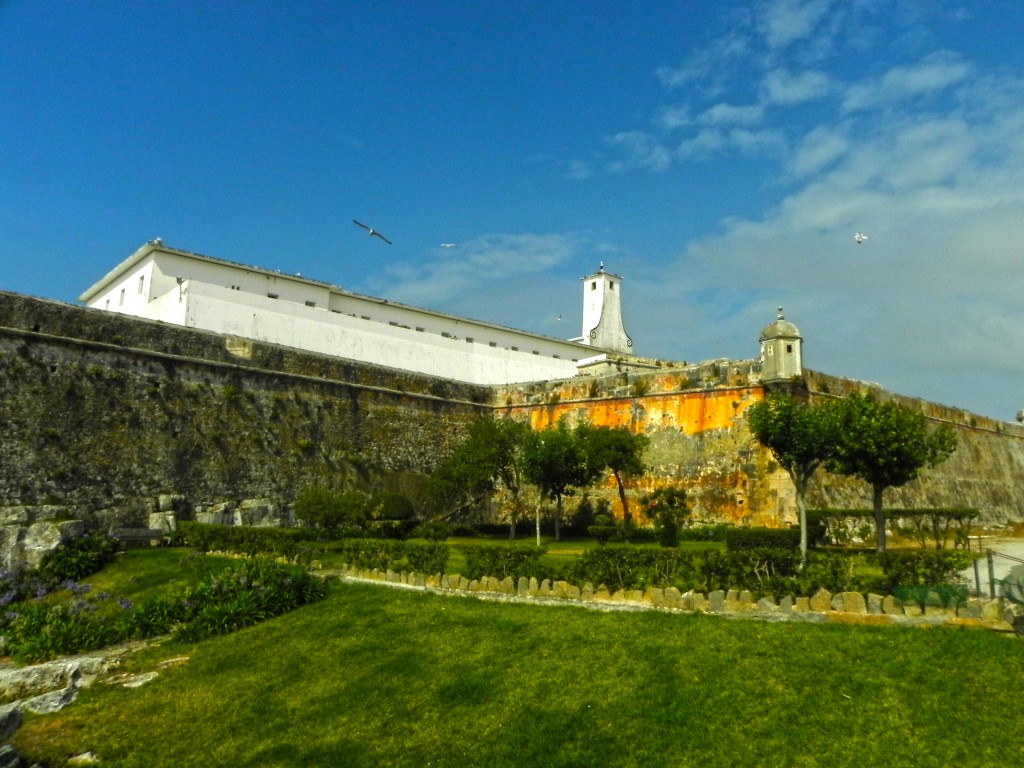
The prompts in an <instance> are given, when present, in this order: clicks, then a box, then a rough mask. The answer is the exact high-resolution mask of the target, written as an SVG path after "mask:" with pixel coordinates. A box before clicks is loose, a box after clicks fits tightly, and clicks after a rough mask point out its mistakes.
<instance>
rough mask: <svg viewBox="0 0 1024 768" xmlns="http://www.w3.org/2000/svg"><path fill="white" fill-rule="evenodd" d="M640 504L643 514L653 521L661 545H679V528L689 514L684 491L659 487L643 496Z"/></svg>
mask: <svg viewBox="0 0 1024 768" xmlns="http://www.w3.org/2000/svg"><path fill="white" fill-rule="evenodd" d="M641 504H642V505H643V509H644V514H645V515H647V516H648V517H649V518H651V519H652V520H653V521H654V528H655V530H656V531H657V533H658V541H659V542H660V543H661V546H663V547H676V546H679V528H680V526H682V525H684V524H685V523H686V520H687V518H689V516H690V508H689V505H688V504H687V503H686V491H684V490H683V489H682V488H659V489H658V490H656V491H654V492H653V493H649V494H647V495H646V496H644V498H643V499H642V500H641Z"/></svg>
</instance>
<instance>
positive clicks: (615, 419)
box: [506, 387, 764, 435]
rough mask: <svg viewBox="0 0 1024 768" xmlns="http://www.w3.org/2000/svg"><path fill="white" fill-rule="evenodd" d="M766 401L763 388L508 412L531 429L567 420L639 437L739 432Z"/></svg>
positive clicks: (519, 407) (516, 408) (511, 408)
mask: <svg viewBox="0 0 1024 768" xmlns="http://www.w3.org/2000/svg"><path fill="white" fill-rule="evenodd" d="M763 398H764V390H763V389H762V388H761V387H742V388H730V389H718V390H701V391H692V392H668V393H659V394H648V395H642V396H633V397H612V398H593V399H586V400H576V401H570V402H557V403H546V404H532V405H528V404H523V405H511V406H508V407H507V409H506V413H507V414H508V415H509V416H512V417H513V418H522V414H524V413H525V414H526V420H528V421H529V424H530V427H531V428H532V429H537V430H539V429H546V428H547V427H549V426H553V425H555V424H557V423H558V421H559V419H561V418H562V417H563V416H565V417H568V419H569V422H570V424H572V425H576V424H579V423H580V422H582V421H584V420H587V421H590V423H592V424H594V425H595V426H607V427H629V428H630V429H631V430H632V431H634V432H638V433H640V434H647V433H650V432H652V431H656V430H661V429H666V428H675V429H678V430H679V431H681V432H682V433H683V434H686V435H697V434H700V433H701V432H705V431H708V430H721V429H731V428H733V427H735V426H736V424H737V423H738V420H739V418H740V417H741V416H742V415H743V412H744V411H745V410H746V409H747V408H749V407H750V406H751V405H753V404H754V403H756V402H757V401H759V400H761V399H763Z"/></svg>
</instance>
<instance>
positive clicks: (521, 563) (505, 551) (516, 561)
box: [459, 544, 547, 579]
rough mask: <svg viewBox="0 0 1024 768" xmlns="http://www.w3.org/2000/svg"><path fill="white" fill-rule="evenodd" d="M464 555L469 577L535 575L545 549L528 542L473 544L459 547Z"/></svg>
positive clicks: (466, 574)
mask: <svg viewBox="0 0 1024 768" xmlns="http://www.w3.org/2000/svg"><path fill="white" fill-rule="evenodd" d="M459 550H460V551H461V552H462V553H463V554H464V555H465V557H466V573H465V574H463V575H465V576H466V577H467V578H470V579H479V578H481V577H483V576H493V577H495V578H498V579H504V578H505V577H506V576H513V577H515V576H535V575H537V573H538V572H539V570H540V558H541V556H542V555H543V554H544V553H545V552H546V551H547V550H546V549H544V548H543V547H538V546H534V545H530V544H518V545H514V546H508V545H503V544H502V545H497V544H496V545H487V544H483V545H473V546H465V547H459Z"/></svg>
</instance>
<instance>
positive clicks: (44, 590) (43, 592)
mask: <svg viewBox="0 0 1024 768" xmlns="http://www.w3.org/2000/svg"><path fill="white" fill-rule="evenodd" d="M48 592H49V590H48V589H47V588H46V587H43V586H40V587H39V588H38V589H36V597H39V598H42V597H46V595H47V593H48Z"/></svg>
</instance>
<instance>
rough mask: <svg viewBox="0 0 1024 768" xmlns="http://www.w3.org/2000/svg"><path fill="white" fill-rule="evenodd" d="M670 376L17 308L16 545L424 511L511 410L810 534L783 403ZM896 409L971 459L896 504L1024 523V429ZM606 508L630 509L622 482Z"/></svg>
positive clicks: (938, 411)
mask: <svg viewBox="0 0 1024 768" xmlns="http://www.w3.org/2000/svg"><path fill="white" fill-rule="evenodd" d="M653 365H654V369H653V370H649V371H646V372H637V371H635V370H634V371H629V370H626V371H612V372H610V373H607V374H606V375H604V376H600V377H590V376H587V377H577V378H573V379H569V380H565V381H557V382H539V383H536V384H529V385H517V386H509V387H503V388H495V389H490V388H484V387H477V386H472V385H464V384H459V383H456V382H452V381H448V380H442V379H435V378H430V377H426V376H421V375H417V374H409V373H405V372H402V371H396V370H391V369H385V368H380V367H374V366H369V365H363V364H358V363H353V362H351V361H346V360H343V359H339V358H334V357H328V356H323V355H315V354H308V353H302V352H299V351H296V350H293V349H286V348H282V347H276V346H273V345H267V344H260V343H257V342H251V341H245V340H240V339H232V338H226V337H223V336H220V335H217V334H211V333H206V332H202V331H196V330H191V329H185V328H180V327H175V326H168V325H164V324H161V323H154V322H148V321H143V320H138V319H133V318H129V317H125V316H122V315H117V314H113V313H108V312H102V311H98V310H88V309H82V308H79V307H75V306H71V305H67V304H61V303H57V302H50V301H45V300H41V299H34V298H29V297H25V296H18V295H15V294H9V293H2V292H0V509H3V510H4V512H3V515H4V520H3V521H2V522H0V524H4V525H11V526H20V528H19V532H18V533H17V536H18V537H20V538H19V539H18V541H14V542H13V543H11V542H8V543H9V544H10V546H11V547H14V546H15V545H17V547H21V548H22V549H25V548H31V547H30V546H29V545H28V544H26V543H25V536H26V535H27V533H26V531H27V529H28V528H29V527H31V526H33V525H36V524H40V523H45V524H46V525H45V526H43V528H46V530H43V529H42V528H40V529H39V530H38V531H37V532H36V534H34V535H35V536H36V538H38V539H39V540H40V541H49V540H51V539H54V537H58V538H59V537H60V536H62V535H64V533H62V532H61V530H62V529H60V528H59V526H58V527H54V526H57V524H58V523H60V522H61V521H64V520H69V519H74V520H83V521H85V524H86V526H87V527H89V528H114V527H146V526H147V525H149V524H151V522H152V518H151V517H150V515H153V514H157V515H160V514H170V513H176V514H179V515H185V516H188V515H190V514H192V513H199V514H210V515H213V516H215V517H216V516H217V515H221V516H222V517H224V519H225V520H228V519H230V521H232V522H241V523H246V524H248V522H247V521H249V520H250V518H251V517H253V514H255V513H252V514H250V511H251V509H255V508H256V507H255V506H253V505H254V504H255V505H256V506H259V507H260V508H262V509H266V510H270V511H268V512H265V513H261V517H260V519H261V520H264V521H266V520H270V519H271V518H273V519H274V520H283V521H287V520H289V519H290V518H289V514H290V510H289V509H288V505H289V504H290V503H291V501H292V499H293V498H294V497H295V495H296V494H297V493H298V492H299V491H300V490H301V489H302V488H304V487H306V486H308V485H313V484H329V485H334V486H348V487H352V486H355V487H362V488H368V489H369V488H373V489H375V490H391V491H396V492H401V493H404V494H406V495H408V496H410V497H411V498H413V499H414V500H420V499H421V498H422V491H423V486H424V482H425V479H426V477H427V476H428V474H429V472H430V471H431V470H432V468H433V467H434V466H435V465H436V463H437V462H438V461H439V460H440V459H442V458H444V457H445V456H446V455H448V453H449V452H450V451H451V450H452V448H453V447H454V446H455V445H456V444H457V443H458V442H459V441H460V440H461V438H462V436H463V435H464V430H465V426H466V424H467V423H468V422H469V421H470V420H471V419H473V418H475V417H476V416H477V415H479V414H481V413H487V412H491V411H494V412H496V413H498V414H499V415H503V416H506V417H509V418H516V419H521V420H524V421H527V422H528V423H530V424H531V426H532V427H534V428H536V429H542V428H544V427H546V426H548V425H550V424H554V423H556V422H557V421H558V420H559V419H560V418H562V417H566V418H568V419H569V420H570V421H572V422H574V423H575V422H579V421H581V420H583V419H588V420H589V421H591V422H592V423H595V424H606V425H610V426H619V425H625V426H628V427H630V428H631V429H634V430H636V431H638V432H642V433H643V434H645V435H647V436H648V437H649V438H650V447H649V449H648V451H647V454H646V456H645V461H646V463H647V464H648V465H649V466H650V467H651V470H650V471H649V472H648V473H647V474H646V475H645V476H644V477H642V478H639V479H637V480H636V481H634V482H633V483H632V484H631V488H630V495H631V497H632V498H633V499H636V498H638V497H639V496H641V495H642V494H643V493H645V492H647V491H650V490H653V489H655V488H658V487H661V486H667V485H674V486H681V487H683V488H685V489H686V490H687V492H688V494H689V496H690V499H691V502H692V504H693V506H694V509H695V511H696V512H697V514H698V515H699V516H700V517H701V518H703V519H705V520H710V521H729V522H736V523H749V524H755V525H763V524H767V525H778V524H785V523H790V522H793V521H794V520H795V505H794V501H793V489H792V484H791V483H790V481H789V478H788V476H787V475H786V474H785V473H784V472H782V471H781V470H779V469H778V467H777V466H776V465H775V463H774V462H773V461H772V458H771V455H770V454H769V453H768V452H767V451H765V450H764V449H762V448H761V447H760V446H758V445H757V444H756V442H755V441H754V440H753V438H752V436H751V435H750V433H749V431H748V430H747V428H746V426H745V422H744V419H743V413H744V411H745V410H746V409H747V408H748V407H749V406H750V405H751V404H753V403H755V402H757V401H758V400H760V399H761V398H763V397H764V388H763V387H762V386H761V385H760V383H759V380H758V366H757V363H756V361H741V362H735V361H726V360H718V361H713V362H710V363H705V364H700V365H686V364H662V365H660V367H659V366H658V365H657V364H653ZM804 383H805V385H806V390H807V392H808V393H809V396H811V397H812V398H813V397H835V396H841V395H843V394H847V393H849V392H850V391H854V390H856V389H859V388H862V387H863V385H861V384H858V383H857V382H850V381H846V380H843V379H837V378H834V377H829V376H827V375H824V374H820V373H816V372H813V371H808V372H806V373H805V376H804ZM884 395H885V396H887V397H888V396H890V395H889V394H888V393H884ZM896 399H898V400H900V401H902V402H905V403H906V404H907V405H910V406H911V407H915V408H920V409H922V410H923V411H924V412H925V413H926V414H927V415H928V417H929V418H931V419H933V420H934V421H935V422H936V423H949V424H952V425H953V426H954V428H955V429H956V430H957V433H958V436H959V438H960V446H959V448H958V450H957V451H956V453H954V455H953V457H952V458H951V459H950V460H949V461H947V462H946V463H945V464H943V465H942V466H941V467H939V468H937V469H935V470H929V471H927V472H925V473H924V475H923V476H922V478H921V479H920V480H918V481H915V482H914V483H911V484H909V485H908V486H906V487H905V488H903V489H892V490H890V491H888V492H887V494H886V499H885V501H886V504H887V506H890V507H901V506H907V507H909V506H972V507H977V508H978V509H980V510H981V512H982V514H983V517H984V519H985V520H986V521H990V522H993V521H999V522H1005V521H1018V520H1024V496H1022V494H1020V493H1019V491H1018V488H1019V487H1020V485H1021V479H1022V478H1024V429H1022V428H1021V427H1020V426H1018V425H1016V424H1009V423H1005V422H998V421H995V420H991V419H986V418H984V417H980V416H977V415H974V414H970V413H967V412H965V411H962V410H959V409H954V408H948V407H945V406H940V405H936V404H933V403H926V402H923V401H919V400H914V399H909V398H900V397H897V398H896ZM598 494H599V495H601V494H604V495H606V496H607V498H608V499H609V500H611V501H613V502H614V499H615V492H614V487H613V485H612V484H611V482H609V483H608V484H607V485H606V487H605V488H603V489H599V491H598ZM245 500H259V501H258V503H257V502H256V501H250V502H245V503H246V504H248V505H249V506H248V507H246V506H245V504H242V502H244V501H245ZM808 500H809V503H810V504H811V505H813V506H837V507H866V506H869V505H870V491H869V489H868V488H867V487H866V486H865V484H863V483H860V482H858V481H856V480H851V479H846V478H836V477H833V476H831V475H827V474H825V473H824V472H820V473H819V474H818V476H817V478H816V481H815V484H814V486H813V487H812V489H811V491H810V493H809V499H808ZM614 507H617V504H614V503H613V508H614ZM250 508H251V509H250ZM211 519H212V518H211ZM218 519H219V518H218ZM256 524H261V523H260V522H257V523H256ZM264 524H267V523H264ZM46 526H50V527H46ZM12 535H13V534H12ZM5 546H7V545H5V544H4V543H3V542H2V541H0V549H3V548H4V547H5Z"/></svg>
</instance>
